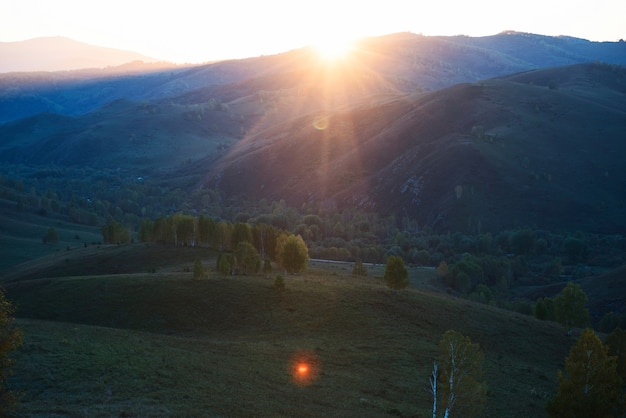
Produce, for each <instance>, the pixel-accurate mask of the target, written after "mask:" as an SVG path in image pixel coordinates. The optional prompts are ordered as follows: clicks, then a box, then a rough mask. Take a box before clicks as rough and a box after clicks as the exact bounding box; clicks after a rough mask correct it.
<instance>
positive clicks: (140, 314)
mask: <svg viewBox="0 0 626 418" xmlns="http://www.w3.org/2000/svg"><path fill="white" fill-rule="evenodd" d="M201 254H203V255H201ZM198 256H201V257H202V259H203V262H204V263H205V264H208V263H212V262H214V261H215V258H214V256H215V254H211V253H207V252H206V250H205V249H193V248H179V249H176V248H173V247H170V246H161V245H151V246H145V245H143V244H137V245H134V246H103V247H101V248H96V247H90V248H87V249H80V250H76V251H71V252H69V253H68V254H66V257H67V258H68V259H69V261H65V260H62V259H57V260H56V261H53V260H51V259H44V260H40V261H41V264H40V262H39V261H36V262H34V263H30V264H29V265H24V266H22V268H24V270H22V272H21V273H20V271H19V269H15V270H14V273H15V276H13V281H11V282H10V283H6V282H5V283H4V285H5V287H6V291H7V295H8V297H10V298H11V300H13V301H15V303H16V305H17V306H18V308H19V316H20V319H19V321H18V325H19V326H20V327H21V328H22V329H23V330H24V332H25V333H26V335H27V338H26V339H25V345H24V347H23V348H22V349H20V352H19V353H18V354H19V355H18V357H17V363H16V366H15V371H16V373H15V376H14V377H13V378H12V380H11V383H12V387H14V388H16V389H18V390H22V391H23V396H22V400H21V404H20V409H19V410H18V412H19V415H20V416H38V415H42V414H44V415H45V414H53V413H54V414H64V415H77V414H84V413H87V414H89V415H92V414H96V415H126V416H144V415H155V416H172V415H202V416H250V415H265V416H266V415H271V416H298V417H300V416H302V417H304V416H322V415H337V414H340V415H342V416H360V417H363V416H365V417H369V416H372V417H374V416H380V415H384V414H392V415H400V416H416V415H426V414H427V413H428V411H429V408H430V406H431V399H430V395H429V393H428V391H427V387H428V376H429V375H430V370H431V368H432V361H433V359H434V357H435V356H436V353H437V344H438V341H439V339H440V338H441V336H442V334H443V332H445V331H446V330H447V329H455V330H457V331H459V332H461V333H463V334H464V335H467V336H469V337H470V338H471V339H472V341H474V342H478V343H479V344H480V346H481V349H482V350H483V351H484V353H485V360H486V361H485V364H484V368H485V376H484V379H485V382H486V383H487V385H488V387H489V394H488V397H487V404H486V410H485V414H484V415H483V416H485V417H491V416H503V415H506V416H519V417H523V416H545V412H544V404H545V400H546V399H547V397H548V396H551V394H552V393H553V392H554V388H555V386H556V370H557V369H558V368H560V367H562V366H561V364H562V361H563V359H564V358H565V355H566V354H567V351H568V349H569V347H570V345H571V344H572V343H573V341H574V340H573V339H571V338H568V337H566V336H565V333H564V331H563V329H562V328H561V327H560V326H559V325H557V324H555V323H550V322H545V321H539V320H536V319H534V318H532V317H528V316H524V315H519V314H515V313H512V312H508V311H503V310H501V309H497V308H494V307H490V306H486V305H482V304H476V303H472V302H468V301H464V300H460V299H456V298H452V297H450V296H447V295H445V294H434V293H430V292H427V291H423V290H419V289H411V290H406V291H401V292H397V291H392V290H390V289H387V288H386V287H385V285H384V284H383V282H382V281H381V280H380V279H379V278H376V277H370V278H362V277H361V278H357V277H353V276H350V275H349V274H347V273H345V272H340V273H339V274H338V273H337V271H335V272H334V273H332V272H331V270H329V269H328V267H325V268H324V267H322V268H320V267H315V266H314V267H312V268H309V270H308V271H307V272H306V273H304V274H302V275H298V276H290V277H288V278H286V282H287V288H286V290H285V291H283V292H277V291H276V290H275V289H273V288H272V285H271V283H272V280H271V279H268V278H266V277H262V276H249V277H243V276H239V277H219V276H218V275H215V274H212V275H211V278H209V279H203V280H193V279H192V278H191V273H185V272H184V267H185V266H189V265H191V264H192V260H193V259H194V258H196V257H198ZM111 260H117V261H114V262H113V264H117V265H124V266H125V267H126V270H125V271H123V272H122V271H120V272H118V273H117V274H101V273H99V274H98V275H95V276H94V275H91V274H90V271H91V272H93V267H94V266H103V265H110V264H111ZM124 260H125V261H124ZM153 262H158V263H159V272H158V273H151V274H148V273H145V269H146V267H147V266H148V265H153V264H152V263H153ZM37 265H39V267H40V268H42V269H44V270H46V271H50V269H51V268H52V270H55V271H56V272H57V273H61V272H62V271H63V269H65V271H66V274H67V275H63V274H62V273H61V275H60V276H58V277H40V278H37V279H33V278H32V277H31V276H30V274H31V271H32V268H33V267H35V266H37ZM81 268H83V269H84V270H83V271H82V272H81ZM20 274H22V275H21V276H20ZM69 275H71V276H69ZM294 358H296V359H297V358H303V359H307V360H308V361H310V362H311V364H312V365H313V366H314V367H316V376H317V378H316V379H315V380H313V381H311V382H309V383H308V384H306V385H301V384H299V383H298V381H297V380H296V381H294V380H292V374H291V367H292V366H290V362H293V361H294Z"/></svg>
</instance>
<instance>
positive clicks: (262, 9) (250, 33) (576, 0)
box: [0, 0, 626, 62]
mask: <svg viewBox="0 0 626 418" xmlns="http://www.w3.org/2000/svg"><path fill="white" fill-rule="evenodd" d="M504 30H516V31H521V32H532V33H538V34H542V35H569V36H576V37H580V38H585V39H589V40H593V41H617V40H619V39H621V38H626V0H594V1H589V0H585V1H580V0H525V1H516V2H514V3H513V2H508V1H505V0H499V1H495V0H474V1H469V0H431V1H429V2H424V1H420V0H383V1H378V0H376V1H368V0H360V1H357V0H345V1H344V0H315V1H309V0H302V1H300V0H258V1H253V0H204V1H201V0H173V1H167V2H165V1H161V0H152V1H143V0H100V1H91V0H0V42H8V41H19V40H25V39H30V38H35V37H40V36H65V37H69V38H72V39H75V40H77V41H82V42H87V43H90V44H94V45H100V46H107V47H113V48H120V49H127V50H132V51H136V52H141V53H143V54H145V55H148V56H152V57H155V58H160V59H164V60H168V61H174V62H204V61H209V60H215V59H223V58H240V57H250V56H258V55H266V54H274V53H278V52H283V51H287V50H290V49H294V48H299V47H302V46H305V45H309V44H313V43H315V42H318V41H320V40H323V39H326V40H328V39H329V38H331V39H332V38H334V37H336V38H343V37H356V36H369V35H382V34H388V33H394V32H403V31H410V32H414V33H422V34H424V35H459V34H463V35H469V36H484V35H493V34H496V33H498V32H501V31H504Z"/></svg>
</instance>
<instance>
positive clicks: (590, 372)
mask: <svg viewBox="0 0 626 418" xmlns="http://www.w3.org/2000/svg"><path fill="white" fill-rule="evenodd" d="M558 381H559V387H558V389H557V393H556V395H555V397H554V398H552V399H551V400H550V401H549V402H548V405H547V407H546V410H547V412H548V415H549V416H551V417H568V418H577V417H581V418H582V417H599V418H602V417H611V416H613V412H615V410H616V409H617V408H618V407H619V398H620V392H621V385H620V379H619V376H618V375H617V365H616V361H615V357H613V356H609V355H608V347H606V346H604V345H603V344H602V342H601V341H600V339H599V338H598V337H597V336H596V334H595V333H594V332H593V330H592V329H590V328H587V329H585V330H584V331H583V333H582V334H581V336H580V338H579V339H578V342H577V343H576V345H575V346H574V347H572V349H571V350H570V352H569V356H568V357H567V359H565V373H563V372H562V371H561V370H559V372H558Z"/></svg>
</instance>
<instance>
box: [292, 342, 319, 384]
mask: <svg viewBox="0 0 626 418" xmlns="http://www.w3.org/2000/svg"><path fill="white" fill-rule="evenodd" d="M289 364H290V365H289V373H290V374H291V380H292V381H293V383H295V384H296V385H299V386H308V385H311V384H312V383H313V382H315V381H316V380H317V378H318V377H319V374H320V361H319V358H318V357H317V355H316V354H315V353H312V352H310V351H299V352H297V353H296V354H294V355H293V356H292V357H291V361H290V363H289Z"/></svg>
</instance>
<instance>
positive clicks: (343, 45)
mask: <svg viewBox="0 0 626 418" xmlns="http://www.w3.org/2000/svg"><path fill="white" fill-rule="evenodd" d="M313 48H314V49H315V51H316V52H317V53H318V54H319V56H320V57H321V58H323V59H324V60H327V61H336V60H338V59H341V58H345V57H346V56H347V55H348V54H349V53H350V51H352V50H353V48H354V39H352V38H347V37H342V36H326V37H324V38H321V39H318V40H317V41H316V42H315V43H314V44H313Z"/></svg>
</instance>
